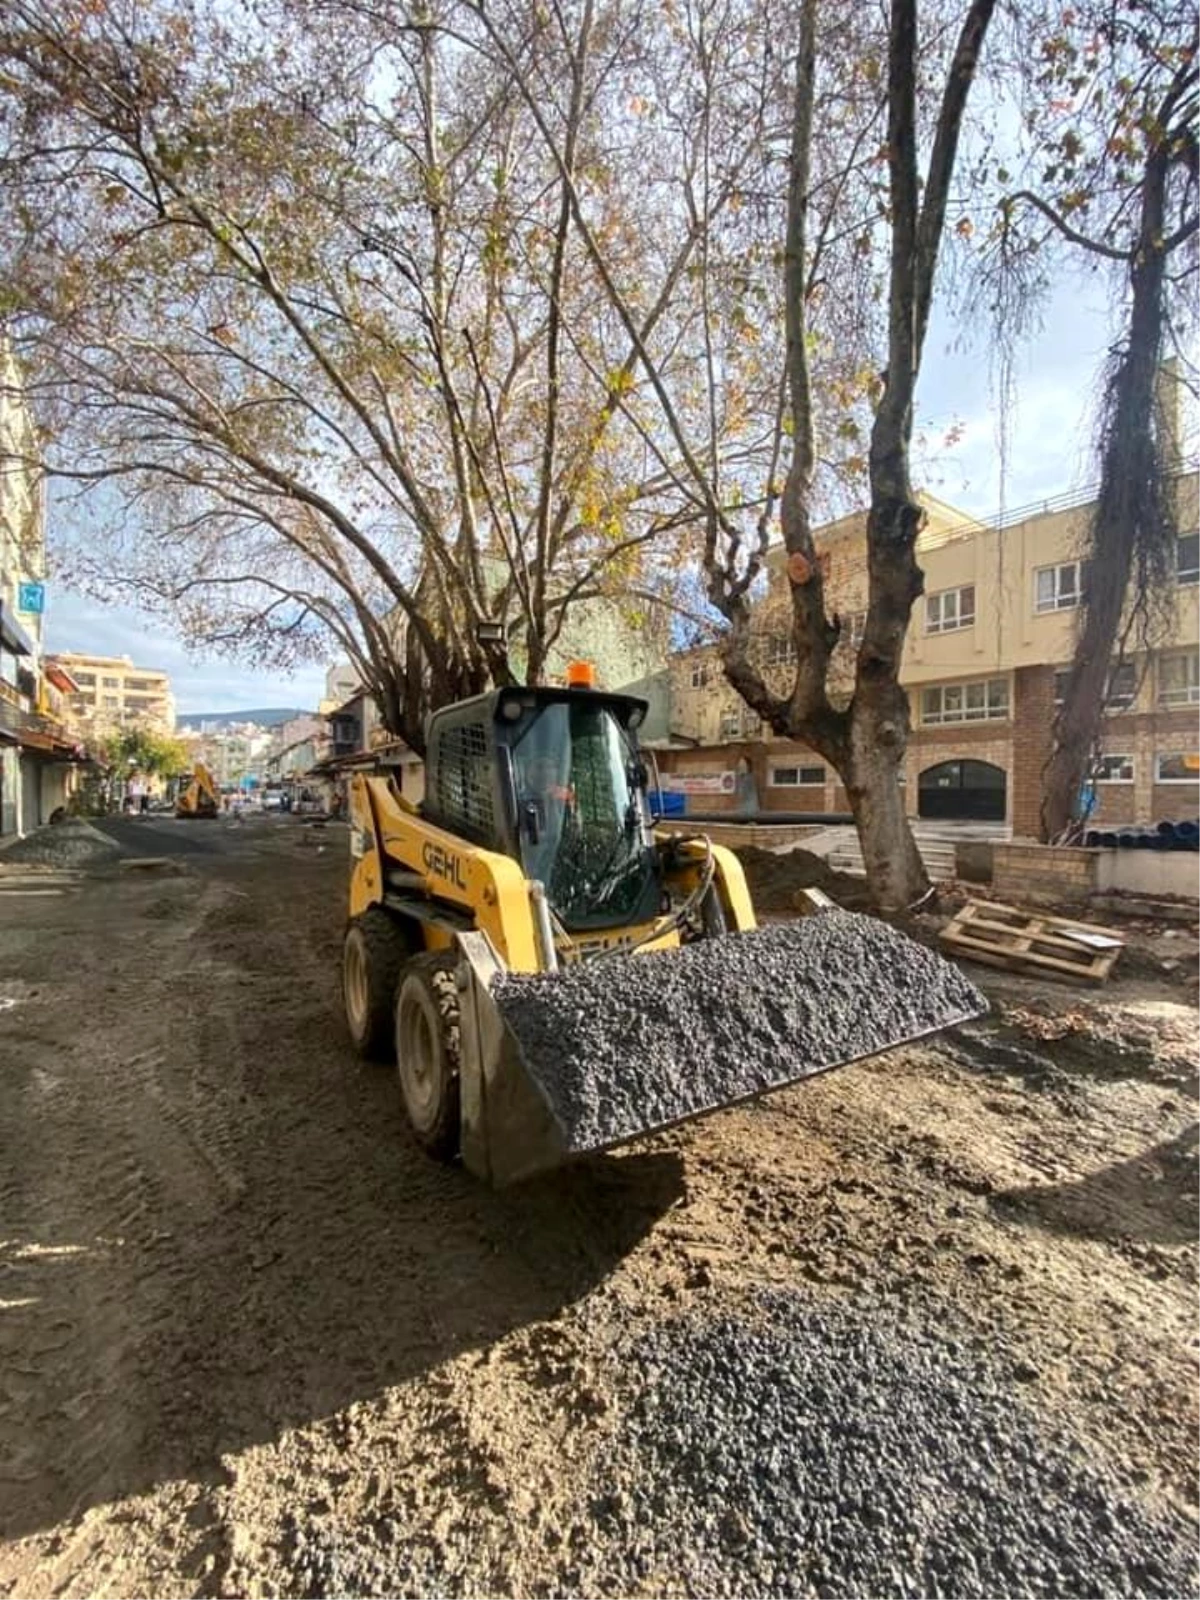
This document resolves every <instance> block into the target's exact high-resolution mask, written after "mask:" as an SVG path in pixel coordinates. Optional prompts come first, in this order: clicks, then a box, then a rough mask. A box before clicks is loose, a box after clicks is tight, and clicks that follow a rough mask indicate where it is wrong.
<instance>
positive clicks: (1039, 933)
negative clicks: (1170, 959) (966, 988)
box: [939, 900, 1125, 983]
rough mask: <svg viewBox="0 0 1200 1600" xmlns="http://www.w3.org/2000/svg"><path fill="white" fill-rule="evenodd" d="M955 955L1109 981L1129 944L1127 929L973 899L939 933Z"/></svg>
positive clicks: (1018, 969)
mask: <svg viewBox="0 0 1200 1600" xmlns="http://www.w3.org/2000/svg"><path fill="white" fill-rule="evenodd" d="M939 938H940V940H941V943H942V945H943V947H944V948H945V949H946V950H947V951H948V952H950V953H951V954H953V955H960V956H963V957H964V958H966V959H967V960H969V961H982V962H983V963H984V964H985V965H987V966H992V967H1002V968H1004V969H1005V970H1007V971H1009V972H1022V971H1029V970H1032V971H1044V972H1047V973H1049V974H1052V975H1055V976H1060V977H1072V978H1078V979H1082V980H1083V981H1084V982H1085V983H1104V982H1105V980H1106V979H1107V977H1108V975H1109V973H1110V972H1111V971H1112V969H1113V964H1114V963H1115V962H1116V959H1117V957H1118V956H1119V955H1120V954H1121V951H1122V950H1123V949H1124V948H1125V939H1124V936H1123V935H1122V934H1119V933H1114V932H1113V930H1112V929H1111V928H1098V927H1095V926H1094V925H1093V924H1091V923H1087V922H1070V921H1068V920H1067V919H1066V918H1065V917H1050V916H1040V915H1035V914H1034V913H1032V912H1028V911H1019V910H1018V909H1017V908H1016V907H1015V906H1002V905H996V904H995V903H993V902H992V901H990V900H968V901H967V903H966V905H965V906H964V907H963V908H962V910H961V911H960V912H958V914H957V915H956V916H955V917H954V918H953V919H952V920H951V921H950V922H949V923H947V925H946V926H945V927H944V928H943V929H942V931H941V934H940V935H939Z"/></svg>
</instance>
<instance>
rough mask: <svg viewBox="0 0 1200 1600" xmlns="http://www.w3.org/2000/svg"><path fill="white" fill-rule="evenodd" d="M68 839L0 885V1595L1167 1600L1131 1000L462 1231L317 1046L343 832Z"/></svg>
mask: <svg viewBox="0 0 1200 1600" xmlns="http://www.w3.org/2000/svg"><path fill="white" fill-rule="evenodd" d="M110 831H111V833H112V836H113V837H115V838H117V839H118V842H120V843H121V844H122V845H123V847H124V848H126V850H130V851H133V852H135V853H137V854H154V855H167V856H169V857H170V859H171V862H172V864H173V866H174V868H175V869H176V870H175V871H173V872H168V873H160V872H149V871H148V872H141V871H138V870H136V869H134V870H127V869H118V868H116V867H113V868H110V869H108V870H107V871H105V872H101V873H100V874H99V875H89V874H79V875H72V876H66V877H61V876H56V875H55V874H54V873H52V872H49V871H45V872H44V875H41V876H39V874H38V872H37V871H35V870H34V869H32V868H30V869H28V870H27V871H26V872H25V873H24V874H17V873H14V872H13V871H12V869H6V868H4V867H3V865H2V861H3V858H2V857H0V1594H9V1595H22V1596H24V1595H29V1596H51V1595H53V1596H59V1595H66V1596H75V1595H79V1596H83V1595H126V1594H155V1595H164V1596H168V1595H191V1594H202V1595H225V1594H246V1595H275V1594H279V1595H309V1594H323V1593H328V1592H337V1593H349V1594H382V1593H414V1594H421V1595H427V1594H428V1595H432V1594H479V1593H522V1594H551V1593H562V1592H578V1593H584V1594H628V1593H642V1594H662V1593H678V1592H681V1591H687V1592H692V1593H702V1594H709V1593H711V1594H732V1593H735V1592H744V1593H751V1594H754V1593H761V1594H767V1593H779V1592H788V1593H814V1594H817V1593H847V1592H864V1593H865V1592H868V1591H869V1592H875V1593H881V1592H883V1593H896V1594H920V1593H951V1592H957V1593H980V1594H982V1593H987V1592H994V1591H995V1590H996V1588H997V1586H998V1585H1000V1586H1003V1587H1005V1588H1006V1589H1007V1592H1010V1593H1034V1592H1048V1591H1050V1590H1053V1589H1054V1588H1055V1587H1057V1588H1058V1589H1059V1590H1060V1592H1062V1591H1065V1592H1079V1593H1083V1592H1089V1591H1090V1592H1104V1593H1129V1592H1145V1593H1172V1592H1181V1590H1182V1589H1183V1588H1191V1587H1192V1586H1194V1582H1195V1578H1194V1567H1193V1565H1192V1556H1191V1552H1192V1550H1193V1549H1194V1538H1195V1524H1194V1515H1195V1503H1194V1502H1195V1493H1194V1490H1195V1466H1196V1462H1195V1420H1196V1419H1195V1416H1194V1399H1195V1392H1196V1389H1195V1356H1196V1339H1195V1321H1194V1303H1195V1302H1194V1296H1195V1274H1196V1249H1195V1241H1196V1227H1197V1217H1196V1129H1195V1107H1196V1094H1197V1084H1196V1065H1195V1060H1196V1039H1195V1013H1194V990H1193V989H1191V988H1189V987H1187V986H1186V984H1181V983H1180V982H1179V981H1178V978H1179V976H1180V971H1179V969H1176V970H1175V972H1174V973H1172V974H1171V975H1170V979H1168V976H1167V975H1166V974H1164V975H1163V976H1162V977H1156V976H1154V975H1153V974H1154V964H1153V963H1144V964H1143V965H1141V966H1139V965H1138V963H1137V961H1131V962H1130V965H1129V972H1128V975H1126V976H1121V975H1120V973H1121V969H1120V968H1118V977H1117V980H1116V981H1114V982H1113V983H1112V984H1110V985H1109V986H1107V987H1106V988H1105V989H1103V990H1100V991H1097V992H1096V993H1094V994H1090V995H1087V996H1083V995H1079V994H1077V993H1075V992H1074V991H1072V990H1071V989H1070V988H1066V987H1063V986H1059V985H1050V984H1047V985H1037V984H1032V983H1025V982H1018V981H1016V980H1013V979H1008V978H1003V977H999V976H996V977H995V978H994V980H991V979H988V978H987V977H986V975H982V981H983V984H984V987H986V988H987V989H988V990H989V992H990V993H991V995H992V997H993V1001H994V1006H995V1009H994V1011H993V1015H992V1016H991V1017H990V1018H989V1019H987V1020H986V1021H984V1022H982V1023H979V1024H975V1025H972V1026H971V1027H969V1028H965V1029H962V1030H959V1031H957V1032H956V1033H954V1034H952V1035H950V1036H946V1037H943V1038H941V1039H939V1040H936V1041H932V1042H928V1043H926V1044H923V1045H922V1046H920V1047H916V1048H910V1049H906V1050H903V1051H898V1052H893V1053H892V1054H890V1055H888V1056H886V1057H881V1058H878V1059H876V1060H874V1061H870V1062H866V1063H861V1064H859V1065H857V1066H854V1067H850V1068H847V1069H844V1070H842V1071H840V1072H836V1073H833V1074H831V1075H830V1076H828V1077H826V1078H823V1079H820V1080H818V1081H817V1082H814V1083H811V1084H808V1085H804V1086H801V1087H798V1088H796V1089H791V1090H787V1091H784V1092H783V1093H781V1094H779V1095H777V1096H775V1097H773V1098H771V1099H770V1100H768V1101H765V1102H762V1103H759V1104H758V1105H754V1106H747V1107H742V1108H739V1109H736V1110H732V1111H729V1112H726V1113H722V1114H720V1115H718V1116H716V1117H712V1118H709V1119H706V1120H704V1121H701V1122H699V1123H696V1124H693V1125H689V1126H688V1127H687V1128H684V1129H681V1130H678V1131H676V1132H674V1133H671V1134H667V1135H663V1136H660V1137H658V1138H656V1139H653V1140H650V1141H645V1142H644V1143H643V1144H641V1145H637V1146H633V1147H631V1148H630V1149H629V1150H627V1151H625V1152H622V1153H619V1154H613V1155H609V1156H606V1157H600V1158H595V1159H593V1160H590V1161H588V1162H586V1163H583V1164H581V1165H579V1166H578V1167H575V1168H573V1169H571V1170H569V1171H563V1172H559V1173H556V1174H554V1175H552V1176H551V1177H549V1178H546V1179H542V1180H538V1181H537V1182H535V1183H532V1184H528V1185H525V1186H523V1187H519V1188H516V1189H514V1190H511V1191H508V1192H505V1193H503V1194H500V1195H495V1194H492V1193H489V1192H488V1191H486V1190H484V1189H483V1188H481V1187H479V1186H478V1185H477V1184H475V1183H474V1182H472V1181H471V1180H469V1179H468V1178H467V1177H466V1176H465V1175H464V1174H463V1173H461V1172H460V1171H458V1170H454V1169H444V1168H439V1167H437V1166H434V1165H431V1164H430V1163H429V1162H428V1161H427V1160H426V1159H425V1158H424V1157H423V1156H422V1155H421V1154H420V1153H419V1152H418V1151H417V1150H416V1148H415V1146H414V1145H413V1144H412V1142H411V1140H410V1139H409V1138H408V1136H407V1134H406V1131H405V1128H404V1125H403V1122H402V1117H401V1112H400V1107H399V1101H398V1094H397V1092H396V1090H395V1087H394V1083H393V1079H392V1076H391V1074H390V1073H389V1072H387V1071H386V1070H379V1069H372V1068H367V1067H364V1066H362V1065H360V1064H359V1063H358V1062H357V1061H356V1060H355V1059H354V1057H353V1056H352V1054H351V1052H350V1050H349V1048H348V1045H347V1042H346V1040H345V1037H344V1034H343V1030H342V1025H341V1020H340V1007H339V994H338V956H339V948H340V938H341V931H342V926H343V919H344V914H345V912H344V895H345V877H346V861H345V853H346V841H345V834H344V832H342V831H341V830H338V829H337V828H333V827H331V828H328V829H317V828H313V827H308V826H305V825H303V824H301V823H299V822H297V821H295V820H293V819H286V818H279V819H259V820H256V821H254V822H248V823H246V824H244V825H239V824H234V823H229V822H226V821H216V822H195V823H176V822H174V820H173V819H162V820H158V819H155V820H151V821H130V822H127V823H118V824H114V825H111V829H110ZM6 873H7V874H8V878H7V882H6V877H5V874H6ZM1177 952H1178V955H1179V957H1180V958H1181V959H1183V960H1184V962H1185V968H1184V975H1186V964H1187V963H1189V962H1192V961H1194V954H1195V942H1194V940H1191V939H1189V938H1187V937H1186V936H1183V937H1181V938H1180V940H1179V942H1178V945H1177ZM647 959H651V958H647ZM973 976H975V977H976V979H977V980H979V979H980V978H981V974H980V973H978V972H976V973H974V974H973Z"/></svg>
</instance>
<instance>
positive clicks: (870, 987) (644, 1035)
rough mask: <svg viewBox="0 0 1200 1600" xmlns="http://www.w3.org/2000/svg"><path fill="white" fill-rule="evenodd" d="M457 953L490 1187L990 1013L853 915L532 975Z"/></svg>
mask: <svg viewBox="0 0 1200 1600" xmlns="http://www.w3.org/2000/svg"><path fill="white" fill-rule="evenodd" d="M458 938H459V944H460V947H461V950H462V956H463V960H462V963H461V966H460V969H459V985H460V991H461V992H460V999H461V1019H462V1030H461V1042H462V1068H461V1091H462V1123H463V1126H462V1153H463V1161H464V1164H465V1165H466V1166H467V1168H468V1169H469V1170H470V1171H472V1172H474V1173H475V1174H476V1175H477V1176H479V1177H483V1178H486V1179H488V1180H489V1181H490V1182H492V1183H494V1184H497V1185H503V1184H506V1183H512V1182H515V1181H516V1180H517V1179H519V1178H524V1177H529V1176H530V1175H532V1174H533V1173H535V1172H540V1171H544V1170H546V1169H547V1168H550V1167H556V1166H559V1165H560V1164H562V1163H563V1162H565V1161H569V1160H571V1159H572V1158H574V1157H576V1156H581V1155H585V1154H588V1153H590V1152H594V1151H599V1150H606V1149H609V1148H610V1147H611V1146H613V1145H618V1144H623V1143H624V1142H625V1141H626V1140H629V1139H635V1138H637V1137H639V1136H641V1135H643V1134H647V1133H652V1132H655V1131H656V1130H659V1129H662V1128H667V1127H670V1126H671V1125H672V1124H673V1123H677V1122H684V1121H687V1120H688V1119H689V1118H692V1117H698V1116H701V1115H703V1114H704V1113H705V1112H708V1111H715V1110H716V1109H718V1108H719V1107H722V1106H729V1105H733V1104H735V1103H736V1102H737V1101H739V1100H748V1099H751V1098H754V1097H756V1096H758V1095H762V1094H766V1093H768V1092H769V1091H771V1090H773V1089H780V1088H783V1087H784V1086H785V1085H787V1084H792V1083H797V1082H799V1081H800V1080H801V1079H803V1078H809V1077H813V1076H815V1075H816V1074H817V1073H819V1072H825V1071H828V1069H829V1068H831V1067H837V1066H843V1065H845V1064H847V1063H849V1062H851V1061H858V1060H860V1059H862V1058H863V1057H865V1056H873V1055H878V1054H879V1053H880V1052H881V1051H883V1050H888V1049H891V1048H892V1047H893V1046H894V1045H899V1044H905V1043H908V1042H909V1041H911V1040H914V1039H920V1038H922V1037H924V1036H925V1035H926V1034H930V1033H936V1032H937V1031H938V1030H939V1029H942V1028H948V1027H952V1026H953V1025H954V1024H955V1023H959V1022H965V1021H967V1020H968V1019H970V1018H971V1017H976V1016H979V1015H980V1014H981V1013H983V1012H984V1011H986V1010H987V1002H986V1000H984V998H983V996H982V995H981V994H980V993H979V991H978V990H977V989H976V988H975V987H974V985H973V984H971V983H969V982H968V980H967V979H966V978H964V977H963V975H962V973H961V972H960V971H959V970H958V968H957V967H955V966H953V965H951V963H950V962H948V961H946V960H945V959H944V958H943V957H941V956H939V955H938V954H936V952H934V951H932V950H929V949H927V948H926V947H925V946H924V945H922V944H918V943H916V942H915V941H914V940H912V939H909V938H908V937H907V936H906V935H904V934H902V933H899V932H898V931H897V930H896V929H895V928H892V927H891V926H889V925H888V924H887V923H885V922H880V921H878V920H877V919H876V918H874V917H867V916H857V915H855V914H853V913H851V912H848V911H840V910H831V911H826V912H823V913H822V914H820V915H819V916H814V917H809V918H806V919H805V920H803V921H799V922H792V923H780V924H776V925H774V926H772V927H767V928H760V929H756V930H754V931H753V932H746V933H731V934H726V935H724V936H722V937H720V938H717V939H703V940H699V941H697V942H695V943H693V944H688V945H684V946H682V947H681V948H679V949H676V950H668V951H659V952H653V953H634V954H621V955H609V956H603V957H600V958H598V959H595V960H592V961H589V962H586V963H582V964H579V965H574V966H569V967H565V968H563V969H562V970H561V971H559V972H557V973H540V974H536V975H532V976H526V975H523V974H516V973H509V972H507V970H506V969H505V967H504V964H503V963H502V962H501V961H500V960H499V958H498V957H497V956H496V954H495V951H494V950H493V948H492V946H491V944H490V942H489V941H488V939H487V937H486V935H484V934H480V933H466V934H460V935H459V936H458Z"/></svg>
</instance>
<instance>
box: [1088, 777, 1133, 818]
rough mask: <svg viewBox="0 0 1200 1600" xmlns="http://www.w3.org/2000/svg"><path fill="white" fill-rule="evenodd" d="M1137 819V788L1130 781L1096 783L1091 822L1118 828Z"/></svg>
mask: <svg viewBox="0 0 1200 1600" xmlns="http://www.w3.org/2000/svg"><path fill="white" fill-rule="evenodd" d="M1137 819H1138V803H1137V790H1136V789H1135V788H1134V786H1133V784H1132V783H1100V784H1097V785H1096V809H1095V811H1093V813H1092V818H1091V820H1092V822H1093V824H1094V825H1096V826H1097V827H1105V828H1108V827H1114V828H1119V827H1121V826H1122V825H1123V824H1124V823H1126V822H1136V821H1137Z"/></svg>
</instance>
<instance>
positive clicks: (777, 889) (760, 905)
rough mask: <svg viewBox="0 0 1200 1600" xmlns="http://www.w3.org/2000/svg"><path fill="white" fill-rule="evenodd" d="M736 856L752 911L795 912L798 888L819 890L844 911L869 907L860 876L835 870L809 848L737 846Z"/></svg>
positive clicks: (863, 882)
mask: <svg viewBox="0 0 1200 1600" xmlns="http://www.w3.org/2000/svg"><path fill="white" fill-rule="evenodd" d="M737 856H738V860H739V861H740V862H741V863H742V870H743V872H745V874H746V885H747V887H748V888H749V890H750V898H751V900H753V902H754V907H755V910H756V911H760V912H766V911H795V909H796V896H797V895H798V894H799V892H800V890H801V889H823V890H824V891H825V893H826V894H827V895H828V896H829V898H830V899H831V900H832V901H834V903H835V904H837V905H839V906H844V907H845V908H846V910H847V911H866V910H868V909H869V908H870V904H871V896H870V894H869V893H868V891H867V884H866V880H865V879H864V878H856V877H855V876H854V874H853V873H850V872H835V871H834V869H833V868H832V867H831V866H830V865H829V863H828V862H827V861H826V860H825V858H824V857H823V856H818V855H814V854H813V852H812V851H811V850H803V849H799V848H798V849H795V850H788V851H786V852H781V853H777V852H776V851H774V850H760V849H759V847H758V846H757V845H739V846H738V847H737Z"/></svg>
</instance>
